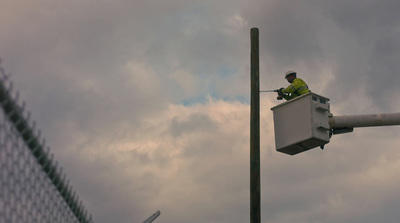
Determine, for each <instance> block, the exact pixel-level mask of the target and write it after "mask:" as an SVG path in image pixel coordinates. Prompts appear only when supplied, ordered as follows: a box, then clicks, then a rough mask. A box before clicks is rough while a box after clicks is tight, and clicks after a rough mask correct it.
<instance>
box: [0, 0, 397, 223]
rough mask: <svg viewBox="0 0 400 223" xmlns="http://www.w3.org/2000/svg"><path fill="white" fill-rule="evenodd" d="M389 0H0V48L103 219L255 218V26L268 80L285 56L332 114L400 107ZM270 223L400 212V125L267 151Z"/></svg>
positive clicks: (385, 216) (198, 221)
mask: <svg viewBox="0 0 400 223" xmlns="http://www.w3.org/2000/svg"><path fill="white" fill-rule="evenodd" d="M399 9H400V2H399V1H396V0H354V1H348V0H338V1H331V0H298V1H288V0H246V1H239V0H218V1H214V0H213V1H210V0H202V1H194V0H162V1H161V0H158V1H157V0H146V1H139V0H112V1H111V0H96V1H95V0H80V1H70V0H58V1H51V0H35V1H28V0H25V1H23V0H21V1H14V0H0V57H1V58H2V59H3V62H2V65H3V66H4V67H5V69H6V70H7V71H8V72H9V73H11V80H12V81H13V82H14V84H15V88H16V89H19V91H20V93H21V97H20V98H21V99H23V100H25V101H26V102H27V108H28V109H29V110H30V111H31V112H32V117H33V119H35V120H36V121H37V123H38V125H37V126H39V128H40V129H41V130H42V133H43V135H44V136H45V138H46V139H47V142H48V145H49V146H50V147H51V151H52V153H54V154H55V159H56V160H58V161H59V163H60V164H61V166H62V167H63V169H64V171H65V172H66V174H67V176H68V178H69V179H70V181H71V183H72V185H73V187H74V190H75V191H76V192H77V193H78V194H79V197H80V199H81V200H82V201H83V203H84V204H85V207H86V209H87V210H88V211H89V212H90V213H91V214H92V215H93V219H94V221H95V222H96V223H110V222H119V223H134V222H135V223H136V222H142V221H144V220H145V219H146V218H147V217H148V216H150V215H151V214H153V213H154V212H155V211H157V210H160V211H161V216H160V217H159V218H158V219H157V220H156V221H155V222H160V223H187V222H192V223H228V222H229V223H242V222H248V221H249V218H250V217H249V214H250V204H249V200H250V198H249V194H250V191H249V178H250V176H249V172H250V171H249V166H250V165H249V149H250V143H249V126H250V106H249V96H250V82H249V80H250V29H251V28H252V27H258V28H259V30H260V81H261V90H268V89H276V88H279V87H284V86H286V85H287V84H288V83H287V82H286V81H285V80H284V79H283V74H284V73H285V71H286V70H287V69H294V70H296V71H297V73H298V75H299V76H300V77H301V78H302V79H303V80H305V81H306V82H307V84H308V86H309V87H310V89H311V90H312V91H313V92H316V93H318V94H320V95H323V96H326V97H328V98H330V100H331V111H332V113H333V114H334V115H345V114H369V113H390V112H399V111H400V104H399V99H400V98H399V95H400V88H399V84H400V75H399V71H400V63H399V59H400V38H399V36H400V13H399V12H398V11H399ZM275 98H276V95H274V94H266V93H263V94H262V95H261V194H262V197H261V199H262V204H261V208H262V222H263V223H287V222H297V223H319V222H324V223H337V222H346V223H376V222H389V223H390V222H398V221H399V219H400V212H399V211H398V210H399V209H400V190H399V189H398V188H399V187H400V179H399V177H398V173H399V171H400V150H399V147H400V143H399V135H400V127H376V128H361V129H355V130H354V132H353V133H350V134H344V135H335V136H333V138H332V139H331V142H330V143H329V144H328V145H326V147H325V150H320V149H314V150H310V151H307V152H305V153H302V154H299V155H296V156H289V155H286V154H282V153H279V152H276V151H275V142H274V131H273V120H272V111H271V110H270V108H271V107H273V106H275V105H277V104H278V103H280V102H279V101H276V100H275Z"/></svg>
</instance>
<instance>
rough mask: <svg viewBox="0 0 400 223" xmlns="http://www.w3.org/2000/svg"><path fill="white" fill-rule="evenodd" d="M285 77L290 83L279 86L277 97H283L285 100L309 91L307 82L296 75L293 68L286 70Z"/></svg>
mask: <svg viewBox="0 0 400 223" xmlns="http://www.w3.org/2000/svg"><path fill="white" fill-rule="evenodd" d="M285 79H286V80H287V81H288V82H289V83H290V85H289V86H288V87H287V88H281V89H279V90H278V96H279V97H278V99H282V98H285V99H286V100H290V99H293V98H295V97H298V96H300V95H303V94H307V93H308V92H311V91H310V90H309V89H308V86H307V84H306V83H305V82H304V81H303V80H302V79H300V78H298V77H297V76H296V72H295V71H294V70H288V71H287V72H286V73H285Z"/></svg>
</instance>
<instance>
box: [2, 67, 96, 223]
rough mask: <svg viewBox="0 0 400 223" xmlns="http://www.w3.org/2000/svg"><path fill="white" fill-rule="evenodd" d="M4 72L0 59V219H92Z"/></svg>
mask: <svg viewBox="0 0 400 223" xmlns="http://www.w3.org/2000/svg"><path fill="white" fill-rule="evenodd" d="M0 63H1V61H0ZM6 77H7V76H6V74H5V72H4V69H3V68H2V67H1V65H0V103H1V109H0V110H1V111H0V223H26V222H29V223H31V222H38V223H43V222H49V223H50V222H51V223H54V222H59V223H64V222H65V223H75V222H79V223H93V221H92V219H91V216H89V215H88V213H87V211H86V210H85V209H84V207H83V205H82V202H80V201H79V198H78V196H77V195H76V194H75V192H74V191H73V190H72V187H71V186H70V185H69V182H68V180H67V179H66V176H65V174H63V172H62V169H61V168H60V167H58V165H57V162H55V161H54V160H53V155H52V154H50V152H49V148H48V147H47V148H46V147H45V141H44V140H43V139H42V141H40V140H41V138H40V132H35V124H34V123H33V124H31V123H30V122H29V114H25V111H24V103H23V106H19V105H18V94H16V96H15V97H12V96H11V93H12V84H11V83H8V84H9V85H8V88H6V83H5V82H6ZM44 148H46V149H44Z"/></svg>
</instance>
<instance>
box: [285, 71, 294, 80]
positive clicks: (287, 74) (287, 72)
mask: <svg viewBox="0 0 400 223" xmlns="http://www.w3.org/2000/svg"><path fill="white" fill-rule="evenodd" d="M291 74H294V75H296V71H294V70H288V71H286V73H285V79H286V78H287V76H289V75H291Z"/></svg>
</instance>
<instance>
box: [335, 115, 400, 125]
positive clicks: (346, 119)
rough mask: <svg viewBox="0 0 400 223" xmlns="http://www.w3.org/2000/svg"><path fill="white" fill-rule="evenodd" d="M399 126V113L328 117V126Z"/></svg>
mask: <svg viewBox="0 0 400 223" xmlns="http://www.w3.org/2000/svg"><path fill="white" fill-rule="evenodd" d="M388 125H400V113H386V114H368V115H343V116H333V117H329V126H330V127H331V128H335V127H336V128H338V127H349V128H353V127H354V128H355V127H370V126H388Z"/></svg>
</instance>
